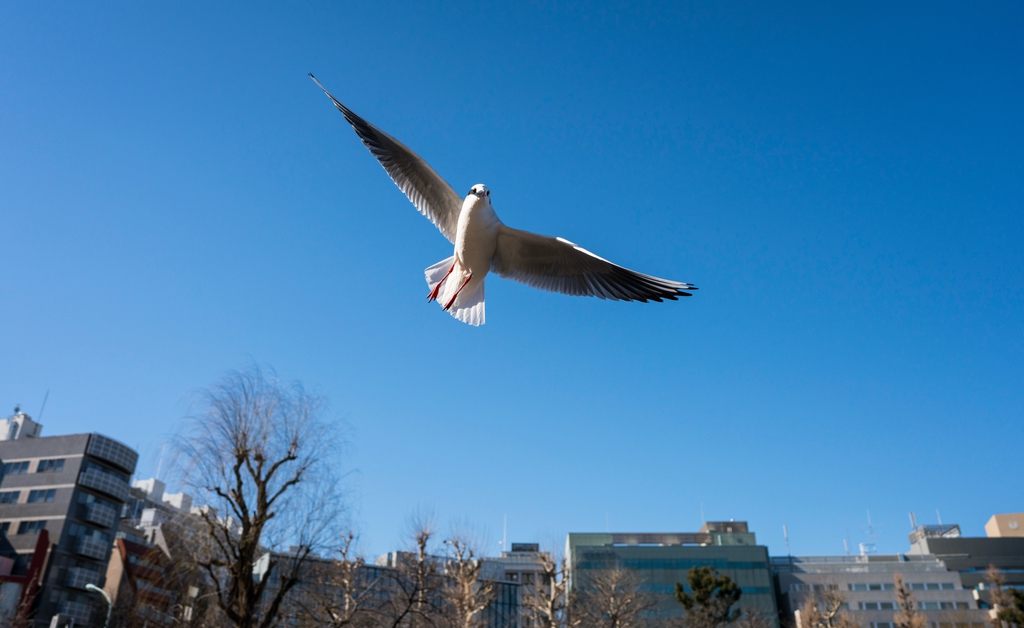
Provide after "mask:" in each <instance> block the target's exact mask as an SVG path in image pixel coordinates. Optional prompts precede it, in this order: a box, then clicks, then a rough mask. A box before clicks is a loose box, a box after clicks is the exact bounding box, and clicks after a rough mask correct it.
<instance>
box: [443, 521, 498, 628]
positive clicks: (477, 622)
mask: <svg viewBox="0 0 1024 628" xmlns="http://www.w3.org/2000/svg"><path fill="white" fill-rule="evenodd" d="M445 543H446V544H447V545H448V547H449V549H450V551H449V552H448V555H447V557H446V559H445V575H446V576H447V578H446V580H447V582H446V586H445V599H446V602H447V603H448V605H449V614H450V616H451V624H452V626H453V628H483V627H484V626H485V624H486V622H485V621H484V610H485V609H486V608H487V607H488V606H489V605H490V603H491V602H493V601H494V598H495V597H496V596H497V591H495V589H494V583H493V582H490V581H486V580H480V569H481V567H482V563H481V562H480V559H479V558H478V557H477V552H476V549H475V544H474V543H473V541H472V540H471V539H470V537H469V535H468V534H467V533H466V532H464V531H456V532H455V533H454V534H453V535H452V538H450V539H448V540H447V541H445Z"/></svg>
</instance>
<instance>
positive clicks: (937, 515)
mask: <svg viewBox="0 0 1024 628" xmlns="http://www.w3.org/2000/svg"><path fill="white" fill-rule="evenodd" d="M935 518H936V519H938V520H939V529H940V530H941V529H942V515H940V514H939V509H938V508H936V509H935Z"/></svg>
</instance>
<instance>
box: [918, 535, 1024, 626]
mask: <svg viewBox="0 0 1024 628" xmlns="http://www.w3.org/2000/svg"><path fill="white" fill-rule="evenodd" d="M1011 521H1015V519H1013V515H1010V516H1007V517H1006V520H1005V523H1006V528H1007V529H1008V530H1012V529H1013V528H1011V527H1010V525H1009V524H1010V522H1011ZM1020 521H1022V522H1024V517H1021V518H1020ZM991 522H992V520H991V519H990V520H989V523H991ZM986 527H988V526H986ZM996 531H997V532H998V529H997V530H996ZM910 543H911V544H910V554H911V555H933V556H935V557H936V558H938V559H939V560H941V561H942V562H943V563H945V565H946V567H947V568H948V569H949V570H950V571H954V572H957V574H958V576H959V578H960V582H962V584H963V587H964V588H966V589H970V590H971V591H972V593H973V597H974V599H975V601H976V602H977V603H978V605H979V606H981V607H982V608H989V607H990V606H991V605H992V597H991V585H990V583H989V582H988V578H989V570H990V569H994V570H995V571H996V572H998V573H999V575H1000V576H1001V577H1002V579H1003V580H1004V583H1005V586H1009V587H1015V588H1019V589H1024V536H1008V535H1005V536H1004V535H1001V536H996V537H992V538H987V537H962V536H960V528H959V526H955V525H954V526H918V527H917V528H915V529H914V531H913V532H911V533H910Z"/></svg>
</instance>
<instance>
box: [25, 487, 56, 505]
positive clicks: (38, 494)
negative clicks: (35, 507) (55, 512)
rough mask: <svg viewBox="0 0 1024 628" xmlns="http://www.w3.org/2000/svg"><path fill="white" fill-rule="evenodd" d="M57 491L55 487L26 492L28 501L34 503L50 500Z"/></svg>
mask: <svg viewBox="0 0 1024 628" xmlns="http://www.w3.org/2000/svg"><path fill="white" fill-rule="evenodd" d="M56 493H57V491H56V489H52V488H51V489H45V490H38V491H29V492H28V503H30V504H34V503H36V502H52V501H53V496H54V495H55V494H56Z"/></svg>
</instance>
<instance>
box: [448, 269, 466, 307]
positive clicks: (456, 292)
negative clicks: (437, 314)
mask: <svg viewBox="0 0 1024 628" xmlns="http://www.w3.org/2000/svg"><path fill="white" fill-rule="evenodd" d="M472 278H473V273H469V276H468V277H466V280H465V281H463V282H462V285H461V286H459V289H458V290H456V291H455V294H454V295H452V298H451V299H450V300H449V301H448V305H446V306H444V311H445V312H447V311H448V310H450V309H451V307H452V304H453V303H455V297H457V296H459V293H460V292H462V289H463V288H465V287H466V284H467V283H469V280H470V279H472Z"/></svg>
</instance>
